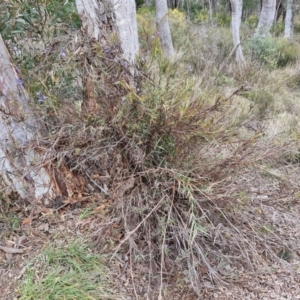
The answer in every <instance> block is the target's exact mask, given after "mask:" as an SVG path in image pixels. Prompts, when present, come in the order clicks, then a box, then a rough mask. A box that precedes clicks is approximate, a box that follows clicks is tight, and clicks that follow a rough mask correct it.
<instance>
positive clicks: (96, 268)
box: [19, 237, 121, 300]
mask: <svg viewBox="0 0 300 300" xmlns="http://www.w3.org/2000/svg"><path fill="white" fill-rule="evenodd" d="M60 242H61V241H60ZM67 244H68V245H67V247H66V246H65V241H64V243H63V244H62V245H60V243H59V237H57V241H55V242H54V243H53V244H52V245H50V246H49V247H48V248H47V249H46V250H44V251H42V252H41V253H40V254H39V255H38V256H37V257H36V258H34V259H32V260H31V261H30V262H29V263H28V265H27V268H26V269H27V270H26V273H25V275H24V276H25V279H24V285H23V286H22V287H21V290H20V291H19V294H20V298H19V299H22V300H31V299H44V300H46V299H47V300H48V299H49V300H50V299H66V300H67V299H69V300H75V299H78V300H79V299H120V297H121V295H120V294H118V292H116V287H114V286H113V284H111V278H109V275H108V271H107V266H105V265H104V263H103V258H102V257H101V256H100V255H98V254H95V253H93V252H92V251H91V250H90V249H89V247H88V246H87V241H84V240H79V239H78V240H75V241H67Z"/></svg>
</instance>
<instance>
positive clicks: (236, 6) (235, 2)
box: [230, 0, 245, 67]
mask: <svg viewBox="0 0 300 300" xmlns="http://www.w3.org/2000/svg"><path fill="white" fill-rule="evenodd" d="M230 3H231V33H232V37H233V43H234V47H236V50H235V51H236V52H235V54H236V61H237V63H238V65H239V66H241V67H243V66H244V65H245V58H244V55H243V51H242V46H241V41H240V26H241V18H242V11H243V0H230Z"/></svg>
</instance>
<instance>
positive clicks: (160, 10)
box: [155, 0, 175, 58]
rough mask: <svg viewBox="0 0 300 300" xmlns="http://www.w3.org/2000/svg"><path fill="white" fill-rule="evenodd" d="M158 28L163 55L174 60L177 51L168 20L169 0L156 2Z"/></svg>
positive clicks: (157, 0)
mask: <svg viewBox="0 0 300 300" xmlns="http://www.w3.org/2000/svg"><path fill="white" fill-rule="evenodd" d="M155 10H156V27H157V31H158V33H159V37H160V42H161V47H162V51H163V54H164V55H165V56H166V57H168V58H173V57H174V55H175V50H174V47H173V42H172V36H171V31H170V26H169V19H168V4H167V0H155Z"/></svg>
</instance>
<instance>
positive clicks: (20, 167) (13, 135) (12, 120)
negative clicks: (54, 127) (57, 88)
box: [0, 35, 53, 200]
mask: <svg viewBox="0 0 300 300" xmlns="http://www.w3.org/2000/svg"><path fill="white" fill-rule="evenodd" d="M39 129H40V128H39V124H38V122H37V121H36V119H35V117H34V114H33V113H32V111H31V110H30V107H29V106H28V95H27V94H26V91H25V88H24V86H23V82H22V79H21V75H20V72H19V70H18V69H17V68H16V67H14V66H13V64H12V62H11V59H10V56H9V54H8V51H7V49H6V46H5V44H4V42H3V40H2V37H1V35H0V133H1V138H0V180H2V182H1V186H2V187H3V186H6V187H9V188H10V189H11V190H13V191H16V192H17V193H18V194H19V196H20V197H21V198H23V199H25V198H27V199H30V200H34V199H41V198H42V197H43V196H47V197H52V195H53V190H52V184H51V176H50V175H49V173H48V171H47V170H46V169H45V168H44V167H40V157H39V155H38V153H37V152H36V151H35V150H34V141H35V140H36V138H37V137H38V136H39Z"/></svg>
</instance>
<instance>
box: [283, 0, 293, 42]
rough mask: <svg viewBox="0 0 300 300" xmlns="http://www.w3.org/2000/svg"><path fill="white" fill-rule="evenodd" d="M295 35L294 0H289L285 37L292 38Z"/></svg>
mask: <svg viewBox="0 0 300 300" xmlns="http://www.w3.org/2000/svg"><path fill="white" fill-rule="evenodd" d="M292 35H293V0H287V5H286V16H285V21H284V37H285V38H290V37H292Z"/></svg>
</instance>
